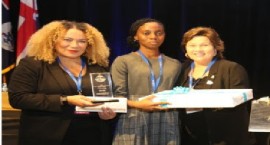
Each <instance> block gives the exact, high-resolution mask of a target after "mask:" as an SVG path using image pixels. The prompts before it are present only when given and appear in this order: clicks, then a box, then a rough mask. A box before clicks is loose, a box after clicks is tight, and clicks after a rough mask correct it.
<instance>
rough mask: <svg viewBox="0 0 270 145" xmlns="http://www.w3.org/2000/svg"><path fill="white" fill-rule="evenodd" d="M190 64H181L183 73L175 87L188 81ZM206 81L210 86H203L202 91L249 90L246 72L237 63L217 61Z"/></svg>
mask: <svg viewBox="0 0 270 145" xmlns="http://www.w3.org/2000/svg"><path fill="white" fill-rule="evenodd" d="M190 64H191V62H190V61H188V62H185V63H184V64H183V69H182V70H183V72H182V74H181V77H180V79H179V81H178V84H177V85H183V84H184V83H186V81H188V73H189V71H190ZM207 79H208V80H211V81H213V84H212V85H207V84H205V85H204V89H244V88H249V79H248V75H247V72H246V70H245V69H244V68H243V67H242V66H241V65H239V64H238V63H235V62H232V61H228V60H224V59H221V60H217V61H216V63H215V64H214V65H213V66H212V67H211V69H210V70H209V74H208V76H207Z"/></svg>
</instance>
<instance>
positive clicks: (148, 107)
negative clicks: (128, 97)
mask: <svg viewBox="0 0 270 145" xmlns="http://www.w3.org/2000/svg"><path fill="white" fill-rule="evenodd" d="M154 98H155V96H152V95H151V96H147V97H145V98H144V99H142V100H140V101H131V102H130V101H129V105H130V106H131V107H135V108H138V109H142V110H144V111H161V110H168V108H164V107H162V105H166V104H169V103H168V102H153V99H154Z"/></svg>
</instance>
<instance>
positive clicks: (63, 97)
mask: <svg viewBox="0 0 270 145" xmlns="http://www.w3.org/2000/svg"><path fill="white" fill-rule="evenodd" d="M60 102H61V104H62V105H68V100H67V96H61V97H60Z"/></svg>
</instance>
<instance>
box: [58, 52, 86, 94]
mask: <svg viewBox="0 0 270 145" xmlns="http://www.w3.org/2000/svg"><path fill="white" fill-rule="evenodd" d="M57 62H58V63H59V64H60V65H61V66H62V67H63V68H64V71H65V72H66V73H67V74H68V75H69V76H70V77H71V79H72V80H73V81H74V82H75V84H76V87H77V92H78V93H79V95H81V94H82V71H83V68H84V67H85V61H84V60H83V59H82V58H81V64H82V69H81V71H80V73H79V76H78V78H76V77H75V76H74V75H73V74H72V73H71V72H70V71H69V70H68V69H67V68H66V67H65V66H64V65H63V64H62V63H61V61H60V59H59V57H57Z"/></svg>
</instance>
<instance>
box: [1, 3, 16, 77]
mask: <svg viewBox="0 0 270 145" xmlns="http://www.w3.org/2000/svg"><path fill="white" fill-rule="evenodd" d="M11 28H12V27H11V22H10V17H9V0H3V1H2V75H5V74H6V73H8V72H9V71H10V70H12V69H13V68H14V67H15V59H16V58H15V51H14V46H13V36H12V32H11Z"/></svg>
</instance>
